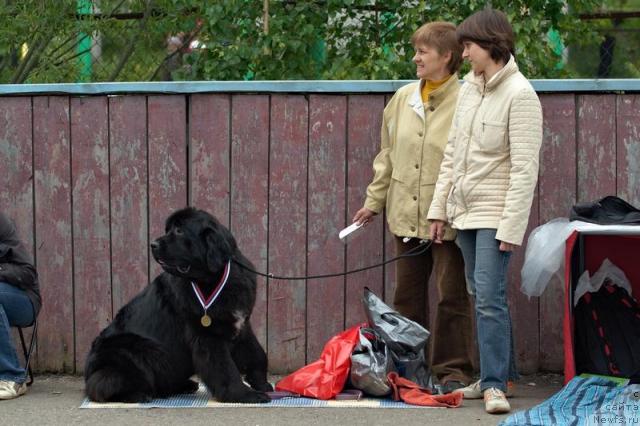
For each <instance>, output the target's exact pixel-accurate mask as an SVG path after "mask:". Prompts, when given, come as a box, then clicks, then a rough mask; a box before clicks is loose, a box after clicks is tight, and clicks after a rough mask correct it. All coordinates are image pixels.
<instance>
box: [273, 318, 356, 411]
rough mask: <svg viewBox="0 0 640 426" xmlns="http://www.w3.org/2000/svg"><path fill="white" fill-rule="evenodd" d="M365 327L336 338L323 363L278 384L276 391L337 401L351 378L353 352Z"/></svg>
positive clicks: (289, 376)
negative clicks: (338, 395) (337, 396)
mask: <svg viewBox="0 0 640 426" xmlns="http://www.w3.org/2000/svg"><path fill="white" fill-rule="evenodd" d="M361 326H362V325H360V324H359V325H357V326H355V327H352V328H350V329H348V330H346V331H343V332H342V333H340V334H338V335H337V336H334V337H332V338H331V339H330V340H329V341H328V342H327V344H326V345H325V346H324V349H323V350H322V353H321V354H320V359H318V360H317V361H315V362H313V363H311V364H309V365H305V366H304V367H302V368H301V369H299V370H298V371H295V372H293V373H291V374H289V375H288V376H287V377H285V378H284V379H282V380H280V381H279V382H278V383H276V390H277V391H288V392H293V393H297V394H300V395H304V396H308V397H311V398H317V399H332V398H334V397H335V396H336V395H337V394H339V393H340V392H341V391H342V388H343V387H344V384H345V382H346V381H347V377H349V369H350V368H351V352H353V348H354V347H355V345H356V342H357V341H358V339H359V334H358V333H359V331H360V327H361Z"/></svg>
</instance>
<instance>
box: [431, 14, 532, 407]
mask: <svg viewBox="0 0 640 426" xmlns="http://www.w3.org/2000/svg"><path fill="white" fill-rule="evenodd" d="M457 36H458V41H459V42H461V43H462V45H463V47H464V51H463V54H462V56H463V58H464V59H466V60H467V61H468V62H469V63H470V64H471V69H472V71H471V72H470V73H468V74H467V75H466V76H465V77H464V80H465V84H463V86H462V88H461V89H460V95H459V98H458V104H457V106H456V111H455V114H454V118H453V123H452V125H451V128H452V129H451V133H450V136H449V142H448V144H447V148H446V150H445V154H444V160H443V161H442V166H441V168H440V174H439V176H438V182H437V184H436V189H435V194H434V197H433V202H432V203H431V207H430V209H429V214H428V218H429V219H430V220H431V221H432V224H431V229H430V232H431V237H432V238H433V239H434V241H435V242H436V243H438V242H440V241H441V240H442V238H443V236H444V225H445V224H447V223H448V224H450V225H451V226H452V227H453V228H455V229H457V231H458V234H457V239H456V242H457V243H458V245H459V246H460V248H461V250H462V255H463V257H464V263H465V275H466V278H467V290H468V291H469V293H470V294H471V295H473V296H475V313H476V324H477V331H478V348H479V353H480V380H479V381H478V382H476V383H473V384H472V385H470V386H468V387H466V388H463V389H460V391H461V392H463V393H464V396H465V398H467V399H473V398H482V397H484V400H485V409H486V411H487V412H489V413H505V412H508V411H509V410H510V409H511V407H510V405H509V402H508V401H507V398H506V395H508V392H509V390H510V389H509V388H510V380H513V379H515V378H516V377H517V372H516V368H515V356H514V351H513V339H512V332H511V317H510V315H509V307H508V305H507V276H506V275H507V268H508V264H509V259H510V257H511V252H512V251H513V250H514V249H515V248H516V247H517V246H519V245H521V244H522V240H523V238H524V234H525V231H526V228H527V222H528V220H529V211H530V209H531V203H532V199H533V191H534V189H535V186H536V182H537V178H538V156H539V151H540V145H541V142H542V109H541V106H540V101H539V99H538V96H537V95H536V93H535V91H534V90H533V88H532V87H531V84H529V82H528V81H527V79H526V78H525V77H524V76H523V75H522V74H521V73H520V71H519V70H518V66H517V65H516V62H515V58H514V36H513V30H512V29H511V24H510V23H509V21H508V20H507V17H506V16H505V14H504V13H502V12H499V11H497V10H493V9H485V10H482V11H480V12H477V13H475V14H473V15H472V16H470V17H468V18H467V19H465V20H464V22H462V23H461V24H460V25H459V26H458V29H457Z"/></svg>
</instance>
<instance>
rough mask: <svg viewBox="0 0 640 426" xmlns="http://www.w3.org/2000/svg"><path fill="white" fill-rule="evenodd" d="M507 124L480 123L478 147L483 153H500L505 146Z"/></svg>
mask: <svg viewBox="0 0 640 426" xmlns="http://www.w3.org/2000/svg"><path fill="white" fill-rule="evenodd" d="M506 133H507V123H503V122H501V121H488V120H485V121H483V122H482V137H481V139H480V147H481V148H482V150H483V151H502V150H504V148H505V146H506Z"/></svg>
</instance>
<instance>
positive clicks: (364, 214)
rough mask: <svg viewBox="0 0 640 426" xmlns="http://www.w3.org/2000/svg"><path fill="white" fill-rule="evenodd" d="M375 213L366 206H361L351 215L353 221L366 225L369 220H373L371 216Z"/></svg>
mask: <svg viewBox="0 0 640 426" xmlns="http://www.w3.org/2000/svg"><path fill="white" fill-rule="evenodd" d="M375 215H376V213H375V212H373V211H371V210H369V209H368V208H366V207H363V208H361V209H360V210H358V211H357V212H356V215H355V216H354V217H353V221H354V222H355V223H357V224H358V225H360V224H362V225H366V224H367V223H369V221H371V220H373V216H375Z"/></svg>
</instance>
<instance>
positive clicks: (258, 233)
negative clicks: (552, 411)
mask: <svg viewBox="0 0 640 426" xmlns="http://www.w3.org/2000/svg"><path fill="white" fill-rule="evenodd" d="M231 188H232V189H231V221H230V222H231V223H230V225H231V231H232V232H233V234H234V235H235V237H236V240H237V242H238V247H240V249H241V250H242V252H243V253H244V255H245V256H246V257H247V258H248V259H249V260H250V261H251V262H252V263H253V265H254V266H255V267H256V269H257V270H258V271H266V270H267V239H268V234H267V226H268V220H269V217H268V194H269V97H268V96H265V95H260V96H258V95H255V96H252V95H234V96H233V97H232V98H231ZM257 281H258V289H257V294H256V306H255V308H254V310H253V315H252V316H251V325H252V327H253V329H254V331H255V333H256V337H257V338H258V341H259V342H260V344H262V346H263V347H264V349H265V350H267V346H268V342H267V284H266V280H265V278H264V277H258V278H257Z"/></svg>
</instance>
